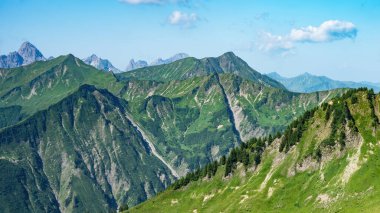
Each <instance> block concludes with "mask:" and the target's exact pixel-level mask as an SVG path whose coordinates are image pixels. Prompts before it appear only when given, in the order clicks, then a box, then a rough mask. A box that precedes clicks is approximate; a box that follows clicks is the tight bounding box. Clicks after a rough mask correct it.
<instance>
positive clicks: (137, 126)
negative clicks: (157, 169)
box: [126, 114, 179, 178]
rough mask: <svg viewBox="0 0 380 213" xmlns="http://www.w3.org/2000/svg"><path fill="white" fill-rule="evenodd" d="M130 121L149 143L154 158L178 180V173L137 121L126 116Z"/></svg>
mask: <svg viewBox="0 0 380 213" xmlns="http://www.w3.org/2000/svg"><path fill="white" fill-rule="evenodd" d="M126 116H127V118H128V120H129V121H130V122H131V123H132V125H133V126H134V127H135V128H136V129H137V131H138V132H139V133H140V134H141V136H142V137H143V139H144V140H145V141H146V142H147V143H148V145H149V148H150V151H151V152H152V154H153V155H154V156H156V157H157V158H158V159H159V160H160V161H161V162H162V163H163V164H165V165H166V166H167V167H168V169H170V171H171V173H172V175H173V176H174V177H176V178H178V177H179V175H178V173H177V171H176V170H175V169H174V168H173V167H172V166H171V165H170V164H169V163H168V162H166V160H165V159H164V158H163V157H162V156H161V155H160V154H159V153H158V152H157V150H156V147H155V146H154V144H153V143H152V142H151V141H150V139H149V137H148V136H147V135H146V134H145V132H144V131H143V130H142V129H141V128H140V126H139V125H138V124H137V123H135V121H134V120H133V119H132V117H131V116H130V115H129V114H126Z"/></svg>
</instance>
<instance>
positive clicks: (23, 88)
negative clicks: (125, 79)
mask: <svg viewBox="0 0 380 213" xmlns="http://www.w3.org/2000/svg"><path fill="white" fill-rule="evenodd" d="M0 74H1V75H0V108H4V107H18V106H20V107H21V111H19V113H20V114H19V117H20V119H21V118H25V117H27V116H30V115H32V114H34V113H36V112H37V111H39V110H43V109H47V108H48V107H49V106H50V105H51V104H54V103H57V102H58V101H60V100H62V99H63V98H65V97H66V96H67V95H69V94H71V93H73V92H74V91H76V90H77V89H78V88H79V87H80V86H81V85H84V84H90V85H96V86H97V87H98V88H105V89H107V90H109V91H110V92H112V93H116V92H117V91H118V90H119V89H120V88H121V87H122V85H121V84H119V83H118V82H117V80H116V78H115V76H114V75H113V74H112V73H106V72H103V71H100V70H97V69H95V68H94V67H92V66H89V65H86V64H85V63H83V62H82V61H81V60H79V59H77V58H75V57H74V56H73V55H67V56H61V57H58V58H56V59H53V60H50V61H46V62H36V63H33V64H31V65H28V66H23V67H19V68H14V69H0ZM12 111H14V112H16V111H17V110H16V109H15V110H12ZM0 126H5V125H3V124H2V125H0Z"/></svg>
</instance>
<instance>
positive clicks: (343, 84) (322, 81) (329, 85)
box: [267, 72, 380, 92]
mask: <svg viewBox="0 0 380 213" xmlns="http://www.w3.org/2000/svg"><path fill="white" fill-rule="evenodd" d="M267 76H268V77H270V78H273V79H274V80H276V81H278V82H280V83H282V84H283V85H284V86H285V87H286V88H287V89H288V90H290V91H293V92H316V91H325V90H331V89H337V88H359V87H367V88H371V89H374V90H375V91H376V92H379V91H380V83H370V82H352V81H337V80H333V79H330V78H328V77H325V76H316V75H312V74H310V73H304V74H302V75H299V76H296V77H292V78H286V77H283V76H281V75H280V74H278V73H276V72H272V73H269V74H267Z"/></svg>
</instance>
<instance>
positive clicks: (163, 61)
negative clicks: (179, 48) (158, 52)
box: [125, 53, 189, 71]
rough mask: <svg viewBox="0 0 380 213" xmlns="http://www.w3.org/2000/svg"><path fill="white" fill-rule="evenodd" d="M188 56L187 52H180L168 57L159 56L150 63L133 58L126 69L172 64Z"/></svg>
mask: <svg viewBox="0 0 380 213" xmlns="http://www.w3.org/2000/svg"><path fill="white" fill-rule="evenodd" d="M187 57H189V55H187V54H186V53H178V54H175V55H174V56H172V57H170V58H168V59H162V58H158V59H156V60H155V61H153V62H152V63H150V64H148V62H146V61H144V60H138V61H135V60H134V59H131V60H130V61H129V64H128V66H127V68H126V69H125V71H132V70H135V69H139V68H144V67H148V66H157V65H163V64H170V63H173V62H175V61H178V60H181V59H184V58H187Z"/></svg>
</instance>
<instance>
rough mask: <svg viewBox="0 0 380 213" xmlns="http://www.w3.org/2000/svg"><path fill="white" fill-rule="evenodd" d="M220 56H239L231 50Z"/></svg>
mask: <svg viewBox="0 0 380 213" xmlns="http://www.w3.org/2000/svg"><path fill="white" fill-rule="evenodd" d="M220 57H229V58H236V57H237V56H236V55H235V53H233V52H232V51H229V52H225V53H223V55H221V56H220Z"/></svg>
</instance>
